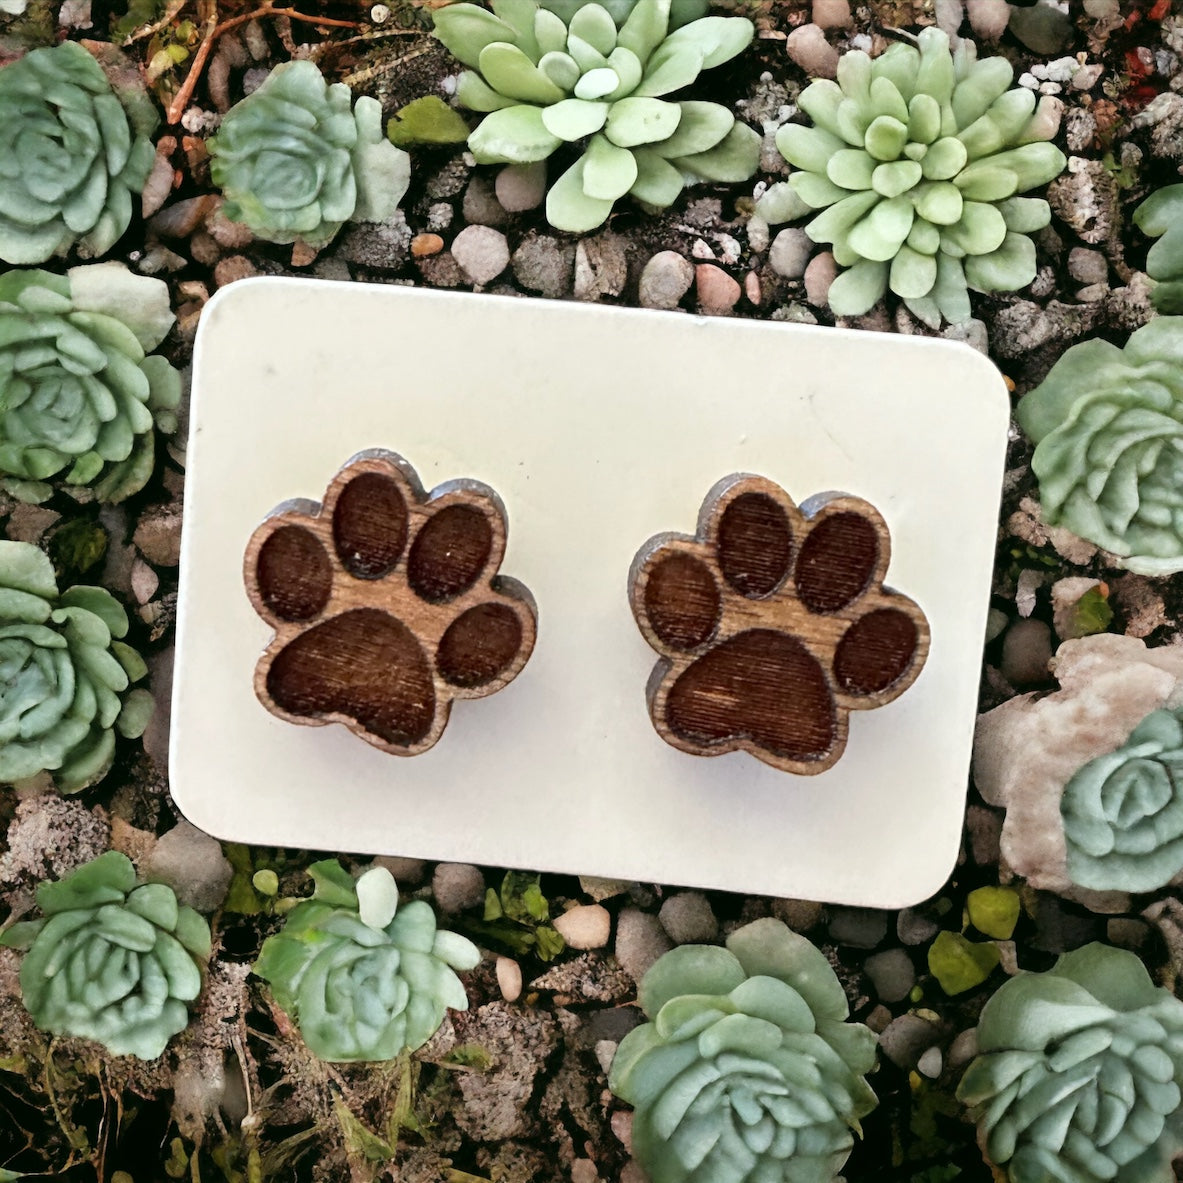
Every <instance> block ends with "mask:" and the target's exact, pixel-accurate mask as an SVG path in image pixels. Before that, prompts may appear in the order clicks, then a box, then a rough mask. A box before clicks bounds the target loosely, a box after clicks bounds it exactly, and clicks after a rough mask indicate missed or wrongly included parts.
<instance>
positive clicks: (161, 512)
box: [132, 505, 181, 567]
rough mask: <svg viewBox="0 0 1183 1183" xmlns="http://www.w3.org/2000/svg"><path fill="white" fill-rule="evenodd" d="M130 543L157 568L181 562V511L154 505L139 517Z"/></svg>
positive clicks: (172, 507) (174, 507)
mask: <svg viewBox="0 0 1183 1183" xmlns="http://www.w3.org/2000/svg"><path fill="white" fill-rule="evenodd" d="M132 541H133V542H134V543H135V544H136V546H137V547H139V550H140V554H142V555H143V556H144V558H146V559H147V560H148V562H149V563H152V564H154V565H155V566H157V567H175V566H176V565H177V564H178V563H179V562H180V561H181V511H180V509H179V508H178V507H177V506H175V505H154V506H152V508H150V509H148V510H146V511H145V512H144V513H143V514H142V515H141V517H140V522H139V525H138V526H136V532H135V533H134V534H133V535H132Z"/></svg>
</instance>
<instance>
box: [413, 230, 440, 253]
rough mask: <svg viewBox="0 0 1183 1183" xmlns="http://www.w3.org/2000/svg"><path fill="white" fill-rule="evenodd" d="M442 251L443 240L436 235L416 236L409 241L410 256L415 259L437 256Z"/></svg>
mask: <svg viewBox="0 0 1183 1183" xmlns="http://www.w3.org/2000/svg"><path fill="white" fill-rule="evenodd" d="M443 249H444V240H443V239H442V238H440V236H439V235H438V234H416V235H415V237H414V238H412V239H411V254H412V255H413V256H414V257H415V258H416V259H426V258H427V257H428V256H430V255H438V254H439V253H440V251H442V250H443Z"/></svg>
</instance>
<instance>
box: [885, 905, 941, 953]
mask: <svg viewBox="0 0 1183 1183" xmlns="http://www.w3.org/2000/svg"><path fill="white" fill-rule="evenodd" d="M940 927H941V926H940V925H939V924H938V923H937V922H936V921H935V920H933V919H931V918H930V917H928V916H925V915H924V914H923V913H922V912H918V911H917V910H916V909H915V908H904V909H903V911H901V912H900V914H899V916H898V917H897V919H896V922H895V933H896V936H897V937H899V939H900V940H901V941H902V942H903V943H904V944H905V945H923V944H925V943H926V942H927V941H931V940H932V938H933V937H935V936H936V935H937V933H938V932H939V931H940Z"/></svg>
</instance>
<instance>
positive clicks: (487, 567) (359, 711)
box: [244, 450, 538, 756]
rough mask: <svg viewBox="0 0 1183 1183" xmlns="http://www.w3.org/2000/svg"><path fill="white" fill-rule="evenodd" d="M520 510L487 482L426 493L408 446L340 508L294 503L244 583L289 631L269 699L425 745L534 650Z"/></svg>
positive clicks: (350, 471) (368, 465) (353, 464)
mask: <svg viewBox="0 0 1183 1183" xmlns="http://www.w3.org/2000/svg"><path fill="white" fill-rule="evenodd" d="M506 529H507V527H506V517H505V508H504V506H503V505H502V504H501V500H500V498H499V497H498V496H497V494H496V493H495V492H494V491H493V490H492V489H490V488H489V487H488V486H487V485H483V484H480V483H479V482H477V481H453V482H450V483H448V484H445V485H441V486H440V487H439V488H437V489H433V490H432V491H431V492H430V493H425V492H424V490H423V486H422V485H421V484H420V482H419V478H418V476H417V475H416V473H415V470H414V469H413V468H412V467H411V466H410V465H409V464H408V463H407V462H406V461H405V460H404V459H403V458H402V457H401V456H396V455H395V454H394V453H393V452H386V451H381V450H373V451H369V452H362V453H360V454H359V455H357V456H354V457H353V458H352V459H351V460H350V461H349V462H348V463H347V464H346V465H345V467H344V468H342V469H341V471H340V472H339V473H338V474H337V475H336V476H335V477H334V478H333V480H332V482H331V483H330V484H329V487H328V489H327V491H326V492H325V496H324V500H323V501H322V502H320V503H317V502H314V501H304V500H296V501H288V502H285V503H284V504H283V505H280V506H278V507H277V508H276V509H275V510H273V511H272V513H271V514H270V515H268V517H267V518H266V520H265V521H264V522H263V523H262V525H260V526H259V528H258V529H257V530H256V531H255V532H254V534H253V535H252V536H251V540H250V542H249V544H248V545H247V548H246V557H245V563H244V577H245V581H246V589H247V594H248V595H249V596H250V600H251V603H252V604H253V605H254V607H255V611H256V612H258V613H259V615H260V616H261V617H262V618H263V619H264V620H265V621H266V622H267V623H268V624H269V625H271V626H272V628H274V629H275V635H274V637H273V638H272V640H271V643H270V644H269V645H268V646H267V648H266V650H265V651H264V653H263V655H262V657H261V658H260V659H259V663H258V665H257V666H256V669H255V694H256V695H257V697H258V698H259V701H260V702H262V704H263V705H264V706H265V707H266V708H267V709H268V710H269V711H271V713H272V714H274V715H277V716H279V718H281V719H286V720H287V721H289V722H292V723H303V724H312V725H321V724H324V723H343V724H344V725H345V726H346V727H348V728H349V730H350V731H352V732H353V733H354V734H355V735H357V736H360V738H362V739H364V740H365V741H366V742H367V743H370V744H373V745H374V746H375V747H377V748H381V749H382V751H384V752H389V753H391V754H392V755H396V756H414V755H418V754H419V753H420V752H425V751H426V750H427V749H428V748H430V747H431V746H432V745H433V744H434V743H435V742H436V741H437V740H438V739H439V738H440V736H441V735H442V734H443V730H444V728H445V726H447V722H448V715H449V712H450V711H451V707H452V702H453V700H455V699H457V698H483V697H484V696H485V695H487V694H493V693H495V692H496V691H498V690H500V689H501V688H502V687H503V686H505V685H506V684H507V683H509V682H511V681H512V680H513V679H514V678H516V677H517V675H518V674H519V673H520V672H521V670H522V667H523V666H525V664H526V662H527V660H528V659H529V657H530V653H531V651H532V650H533V648H534V638H535V634H536V631H537V615H538V614H537V610H536V608H535V605H534V599H533V597H532V596H531V595H530V593H529V591H528V590H527V589H526V588H525V587H524V586H523V585H522V584H520V583H518V582H517V581H516V580H513V579H508V578H506V577H505V576H503V575H499V574H498V568H499V567H500V566H501V560H502V557H503V556H504V554H505V539H506Z"/></svg>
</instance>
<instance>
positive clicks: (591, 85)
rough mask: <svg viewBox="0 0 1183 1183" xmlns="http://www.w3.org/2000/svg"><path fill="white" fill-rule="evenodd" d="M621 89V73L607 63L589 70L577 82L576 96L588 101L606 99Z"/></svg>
mask: <svg viewBox="0 0 1183 1183" xmlns="http://www.w3.org/2000/svg"><path fill="white" fill-rule="evenodd" d="M619 89H620V75H619V74H617V73H616V71H615V70H613V69H612V67H611V66H608V65H605V66H601V67H597V68H596V69H594V70H588V71H587V72H586V73H585V74H584V75H583V77H582V78H580V79H579V81H578V82H577V83H576V84H575V97H576V98H577V99H584V100H586V101H594V100H596V99H606V98H607V97H608V96H609V95H611V94H615V93H616V92H617V91H618V90H619Z"/></svg>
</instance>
